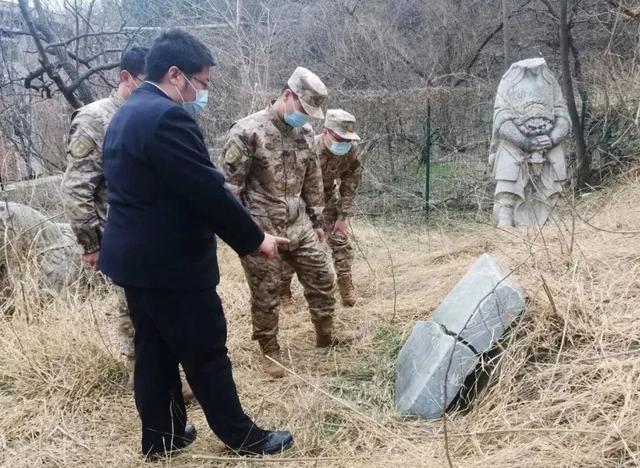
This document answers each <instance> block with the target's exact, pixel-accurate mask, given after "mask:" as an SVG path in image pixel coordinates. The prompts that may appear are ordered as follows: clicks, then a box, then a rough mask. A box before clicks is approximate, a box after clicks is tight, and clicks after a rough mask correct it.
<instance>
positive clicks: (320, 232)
mask: <svg viewBox="0 0 640 468" xmlns="http://www.w3.org/2000/svg"><path fill="white" fill-rule="evenodd" d="M314 231H315V232H316V236H318V240H319V241H320V242H324V241H325V240H326V239H327V235H326V234H325V233H324V229H322V228H318V229H314Z"/></svg>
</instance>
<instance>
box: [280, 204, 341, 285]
mask: <svg viewBox="0 0 640 468" xmlns="http://www.w3.org/2000/svg"><path fill="white" fill-rule="evenodd" d="M323 217H324V223H323V226H322V227H323V229H324V232H325V233H327V244H329V247H330V248H331V256H332V257H333V266H334V269H335V272H336V274H337V276H338V278H340V277H341V276H346V275H351V266H352V265H353V246H352V245H351V239H350V238H349V236H343V235H342V234H331V230H332V229H333V225H334V224H335V222H336V221H337V220H338V207H337V206H336V200H334V199H332V200H331V201H330V202H329V203H328V204H327V206H326V208H325V209H324V211H323ZM294 274H295V270H294V269H293V268H291V267H290V266H289V265H288V264H287V263H283V265H282V272H281V279H282V282H281V289H282V291H289V290H290V288H291V280H292V279H293V275H294Z"/></svg>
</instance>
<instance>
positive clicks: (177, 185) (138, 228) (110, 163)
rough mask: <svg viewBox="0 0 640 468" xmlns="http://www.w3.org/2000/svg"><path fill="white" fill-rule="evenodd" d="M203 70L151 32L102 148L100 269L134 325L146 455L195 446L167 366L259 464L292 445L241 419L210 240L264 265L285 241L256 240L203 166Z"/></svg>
mask: <svg viewBox="0 0 640 468" xmlns="http://www.w3.org/2000/svg"><path fill="white" fill-rule="evenodd" d="M213 65H214V60H213V57H212V55H211V53H210V52H209V50H208V49H207V48H206V47H205V46H204V44H202V43H201V42H200V41H199V40H198V39H196V38H195V37H193V36H192V35H190V34H188V33H186V32H184V31H181V30H171V31H167V32H164V33H162V34H161V35H160V36H159V37H158V38H157V39H156V40H155V42H154V44H153V47H152V48H151V51H150V52H149V55H148V57H147V70H146V71H147V80H148V81H146V82H145V83H143V84H142V85H141V86H140V87H139V88H138V89H137V90H136V91H135V92H134V93H133V94H132V95H131V97H130V98H129V99H128V100H127V102H126V103H125V104H124V105H123V106H122V107H121V108H120V109H119V110H118V112H117V113H116V114H115V116H114V117H113V119H112V121H111V123H110V125H109V128H108V130H107V133H106V136H105V141H104V146H103V158H104V172H105V176H106V180H107V186H108V198H109V203H110V211H109V216H108V219H107V224H106V228H105V232H104V237H103V239H102V254H101V255H100V263H99V267H100V270H101V271H102V272H103V273H105V274H106V275H108V276H109V277H111V278H112V279H113V280H114V281H115V282H116V283H117V284H119V285H121V286H123V287H124V289H125V295H126V298H127V303H128V305H129V310H130V313H131V318H132V320H133V323H134V326H135V332H136V333H135V351H136V363H135V382H134V390H135V401H136V407H137V409H138V413H139V414H140V419H141V420H142V451H143V453H144V454H146V455H153V456H158V455H162V454H163V453H167V452H170V451H173V450H177V449H181V448H184V447H186V446H187V445H189V444H190V443H191V442H192V441H193V440H194V439H195V428H193V426H192V425H191V424H187V419H186V410H185V405H184V401H183V399H182V394H181V391H180V375H179V372H178V363H180V364H182V366H183V368H184V371H185V374H186V376H187V380H188V381H189V383H190V384H191V387H192V389H193V392H194V394H195V397H196V398H197V400H198V401H199V402H200V405H201V406H202V409H203V411H204V413H205V416H206V418H207V422H208V423H209V426H210V427H211V429H212V430H213V431H214V432H215V434H216V435H217V436H218V437H219V438H220V439H221V440H222V441H223V442H224V443H225V444H226V445H227V446H228V447H229V448H231V449H233V450H235V451H237V452H239V453H247V454H269V453H276V452H280V451H282V450H284V449H286V448H288V447H289V446H290V445H291V444H292V442H293V438H292V437H291V434H290V433H289V432H275V431H273V432H272V431H265V430H262V429H260V428H259V427H257V426H256V425H254V423H253V421H252V420H251V419H250V418H249V417H248V416H247V415H246V414H245V413H244V411H243V410H242V407H241V405H240V401H239V399H238V395H237V392H236V387H235V383H234V381H233V377H232V374H231V363H230V361H229V358H228V356H227V348H226V338H227V336H226V334H227V329H226V321H225V318H224V313H223V310H222V305H221V303H220V299H219V298H218V295H217V293H216V286H217V284H218V280H219V272H218V264H217V258H216V239H215V235H216V234H217V235H218V236H220V237H221V238H222V239H223V240H224V241H225V242H226V243H227V244H229V245H230V246H231V248H233V249H234V250H235V251H236V252H237V253H238V255H240V256H244V255H247V254H249V253H251V252H254V251H256V250H258V251H259V252H261V253H262V254H263V255H264V256H265V257H267V258H274V257H275V256H276V255H277V245H278V244H279V243H286V242H288V241H287V240H286V239H282V238H276V237H273V236H270V235H269V234H265V233H263V232H262V231H261V229H260V228H259V227H258V225H257V224H256V223H255V222H254V221H253V220H252V219H251V216H250V215H249V214H248V213H247V212H246V211H245V210H244V208H243V207H242V206H241V205H240V203H239V202H238V201H237V200H236V198H235V197H234V196H233V195H232V194H231V193H230V192H229V191H228V190H227V189H226V188H225V186H224V177H223V176H222V175H221V174H220V173H219V172H218V171H217V170H216V169H215V168H214V166H213V164H212V163H211V161H210V159H209V155H208V154H207V148H206V146H205V143H204V139H203V136H202V133H201V132H200V129H199V128H198V126H197V124H196V121H195V120H194V118H193V115H194V114H195V113H196V112H197V111H199V110H202V108H204V105H205V104H206V97H207V86H208V83H209V70H210V68H211V67H212V66H213Z"/></svg>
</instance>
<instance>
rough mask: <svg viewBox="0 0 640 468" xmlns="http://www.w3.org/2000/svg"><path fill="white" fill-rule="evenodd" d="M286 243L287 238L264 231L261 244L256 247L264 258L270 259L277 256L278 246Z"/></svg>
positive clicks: (287, 241)
mask: <svg viewBox="0 0 640 468" xmlns="http://www.w3.org/2000/svg"><path fill="white" fill-rule="evenodd" d="M288 243H289V239H287V238H285V237H277V236H272V235H271V234H267V233H266V232H265V233H264V240H263V241H262V244H260V247H258V251H259V252H260V255H262V256H263V257H264V258H266V259H268V260H271V259H273V258H276V257H277V256H278V246H279V245H287V244H288Z"/></svg>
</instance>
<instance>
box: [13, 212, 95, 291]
mask: <svg viewBox="0 0 640 468" xmlns="http://www.w3.org/2000/svg"><path fill="white" fill-rule="evenodd" d="M81 256H82V254H81V251H80V248H79V247H78V245H77V243H76V242H75V238H74V236H73V232H72V231H71V228H70V227H69V225H68V224H65V223H55V222H53V221H52V220H51V219H49V218H47V217H46V216H45V215H43V214H42V213H40V212H39V211H37V210H34V209H33V208H31V207H30V206H27V205H21V204H19V203H11V202H9V203H5V202H1V203H0V275H2V274H4V273H3V272H5V271H14V272H20V271H23V270H25V269H24V268H14V267H15V265H17V264H18V263H21V264H23V265H25V266H26V265H29V264H32V265H35V266H36V267H37V268H36V269H35V270H32V273H33V274H35V275H36V276H37V278H38V283H39V284H40V286H41V287H42V288H43V289H53V290H56V291H59V290H61V289H62V288H63V287H64V286H66V285H68V284H70V283H71V282H73V281H75V280H76V279H78V277H79V276H80V272H81V267H82V265H81ZM5 279H6V278H3V277H0V282H2V281H4V280H5Z"/></svg>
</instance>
